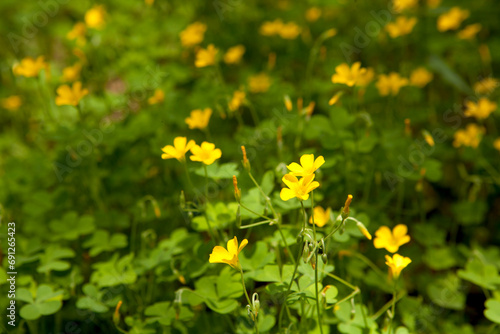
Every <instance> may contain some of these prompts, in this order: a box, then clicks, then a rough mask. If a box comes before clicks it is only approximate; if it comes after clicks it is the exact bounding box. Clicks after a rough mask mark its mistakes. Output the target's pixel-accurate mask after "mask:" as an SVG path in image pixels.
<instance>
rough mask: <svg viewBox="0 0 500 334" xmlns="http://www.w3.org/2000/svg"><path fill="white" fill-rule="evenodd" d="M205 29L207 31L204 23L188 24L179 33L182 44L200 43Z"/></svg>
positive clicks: (186, 45) (188, 45)
mask: <svg viewBox="0 0 500 334" xmlns="http://www.w3.org/2000/svg"><path fill="white" fill-rule="evenodd" d="M205 31H207V26H206V24H204V23H201V22H194V23H192V24H190V25H189V26H187V28H186V29H184V30H183V31H181V32H180V34H179V37H180V38H181V44H182V46H185V47H192V46H195V45H198V44H200V43H201V42H202V41H203V38H205Z"/></svg>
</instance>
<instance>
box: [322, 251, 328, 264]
mask: <svg viewBox="0 0 500 334" xmlns="http://www.w3.org/2000/svg"><path fill="white" fill-rule="evenodd" d="M321 261H323V263H324V264H326V263H327V262H328V257H327V256H326V253H323V255H321Z"/></svg>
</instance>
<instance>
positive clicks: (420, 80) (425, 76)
mask: <svg viewBox="0 0 500 334" xmlns="http://www.w3.org/2000/svg"><path fill="white" fill-rule="evenodd" d="M432 78H433V75H432V73H431V72H429V71H427V70H426V69H425V68H424V67H419V68H417V69H415V70H413V72H411V75H410V83H411V84H412V85H413V86H417V87H420V88H422V87H424V86H425V85H427V84H428V83H429V82H431V81H432Z"/></svg>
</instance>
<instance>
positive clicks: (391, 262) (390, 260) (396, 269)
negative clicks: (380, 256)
mask: <svg viewBox="0 0 500 334" xmlns="http://www.w3.org/2000/svg"><path fill="white" fill-rule="evenodd" d="M385 260H386V262H385V264H387V265H388V266H389V269H390V271H391V274H392V277H393V278H395V279H397V278H398V277H399V274H400V273H401V270H403V269H404V268H406V266H407V265H409V264H410V263H411V259H410V258H409V257H404V256H401V255H399V254H394V256H393V257H390V256H389V255H386V256H385Z"/></svg>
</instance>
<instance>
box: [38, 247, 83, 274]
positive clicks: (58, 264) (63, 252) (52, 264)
mask: <svg viewBox="0 0 500 334" xmlns="http://www.w3.org/2000/svg"><path fill="white" fill-rule="evenodd" d="M72 257H75V252H74V251H73V250H72V249H70V248H63V247H60V246H59V245H50V246H48V247H47V249H45V252H44V253H43V254H42V255H40V265H39V266H38V268H37V271H38V272H39V273H45V274H48V273H50V272H51V271H53V270H54V271H64V270H67V269H69V268H70V267H71V265H70V263H69V262H68V261H62V260H61V259H66V258H72Z"/></svg>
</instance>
